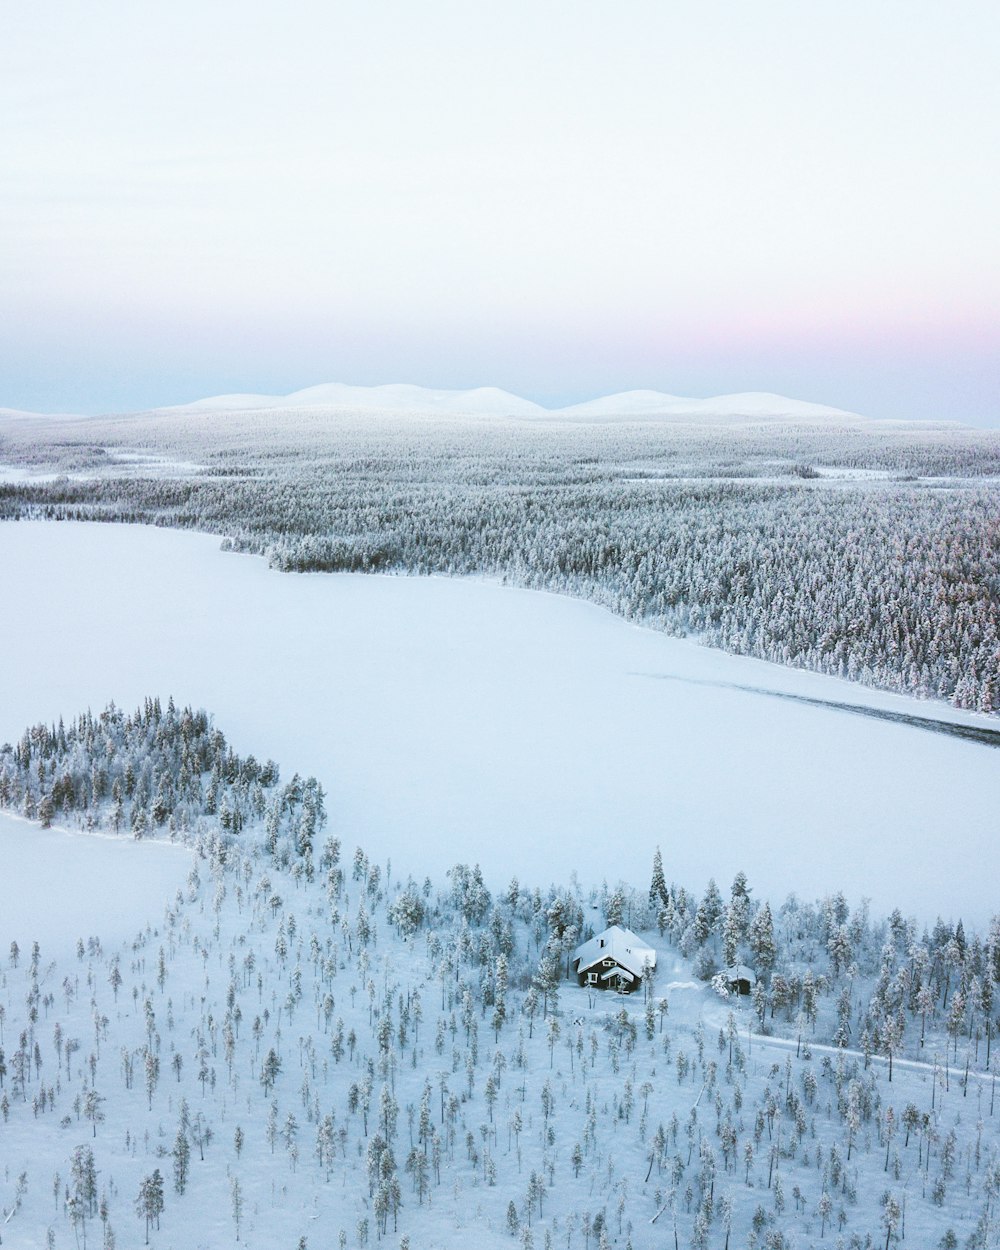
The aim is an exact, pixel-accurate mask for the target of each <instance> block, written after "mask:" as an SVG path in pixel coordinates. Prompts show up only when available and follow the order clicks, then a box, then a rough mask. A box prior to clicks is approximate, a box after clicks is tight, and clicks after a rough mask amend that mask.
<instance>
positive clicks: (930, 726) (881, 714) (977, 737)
mask: <svg viewBox="0 0 1000 1250" xmlns="http://www.w3.org/2000/svg"><path fill="white" fill-rule="evenodd" d="M629 676H630V677H653V678H655V679H656V680H657V681H680V682H684V684H685V685H688V686H713V687H715V688H716V689H717V690H739V691H742V692H743V693H744V694H762V695H766V696H767V697H768V698H770V699H787V700H788V701H789V702H790V703H804V704H806V706H808V707H820V708H827V709H829V710H830V711H832V712H849V713H851V714H852V715H853V716H868V717H871V719H872V720H884V721H889V722H890V723H891V724H894V725H907V726H909V727H910V728H911V729H926V730H928V731H929V732H930V733H936V734H946V735H947V736H948V737H951V738H962V739H963V740H964V741H966V742H977V743H979V745H980V746H984V747H1000V729H987V728H986V727H985V726H980V725H961V724H956V723H955V722H953V721H946V720H936V719H935V718H934V717H931V716H914V715H913V714H912V713H910V712H892V711H889V710H888V709H887V708H880V707H865V705H864V704H862V703H840V702H838V701H837V700H835V699H817V698H814V697H812V696H810V695H805V694H790V693H788V692H787V691H784V690H767V689H766V688H765V687H763V686H742V685H740V684H739V683H738V682H732V681H709V680H707V679H705V678H699V677H678V676H677V675H676V674H675V673H630V674H629Z"/></svg>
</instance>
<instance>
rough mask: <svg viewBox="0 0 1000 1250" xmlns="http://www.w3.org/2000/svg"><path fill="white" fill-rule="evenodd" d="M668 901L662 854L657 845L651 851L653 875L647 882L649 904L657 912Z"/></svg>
mask: <svg viewBox="0 0 1000 1250" xmlns="http://www.w3.org/2000/svg"><path fill="white" fill-rule="evenodd" d="M669 901H670V895H669V893H668V891H667V880H666V877H664V875H663V856H662V855H661V854H660V848H659V847H657V848H656V850H655V852H654V853H653V877H652V880H651V881H650V883H649V905H650V907H651V908H652V909H653V910H654V911H656V912H658V911H659V909H660V907H661V906H666V904H667V903H668V902H669Z"/></svg>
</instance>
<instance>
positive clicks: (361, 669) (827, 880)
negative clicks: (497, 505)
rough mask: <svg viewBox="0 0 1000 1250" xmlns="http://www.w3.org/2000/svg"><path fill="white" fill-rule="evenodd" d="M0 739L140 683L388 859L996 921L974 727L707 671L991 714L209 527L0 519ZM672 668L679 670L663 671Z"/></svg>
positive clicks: (986, 794) (990, 795) (140, 693)
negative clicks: (286, 551) (660, 867)
mask: <svg viewBox="0 0 1000 1250" xmlns="http://www.w3.org/2000/svg"><path fill="white" fill-rule="evenodd" d="M0 584H2V585H3V588H4V610H3V612H2V613H0V648H2V652H3V654H4V655H5V657H7V661H6V663H5V664H4V666H3V669H2V671H0V741H3V740H11V741H13V740H16V738H17V736H18V735H19V734H20V733H21V732H22V730H23V729H24V728H25V726H26V725H28V724H30V723H32V722H34V721H37V720H45V721H54V720H56V719H57V718H58V717H59V716H60V715H63V716H65V717H67V718H68V717H70V716H73V715H75V714H76V713H77V712H78V711H81V710H83V709H84V708H86V707H88V706H89V707H91V708H93V709H95V710H97V709H99V708H101V707H103V706H104V705H105V704H106V703H107V702H108V701H109V700H111V699H114V700H115V701H116V702H117V703H119V704H120V705H122V706H126V707H130V706H133V705H135V704H137V703H139V702H140V701H141V700H142V699H143V698H144V697H145V696H146V695H152V694H158V695H160V696H162V697H163V698H164V699H165V698H166V697H167V696H168V695H170V694H173V696H174V697H175V699H177V701H178V702H184V703H192V704H194V705H195V706H203V707H206V708H208V709H209V710H210V711H211V712H212V713H213V714H214V715H215V717H216V718H217V721H218V723H219V725H220V727H221V728H222V729H223V730H224V732H225V733H226V734H227V736H229V737H230V738H231V740H232V741H233V744H234V746H235V748H236V749H237V750H238V751H240V752H242V753H249V752H252V753H254V754H255V755H256V756H257V757H258V758H263V757H265V756H272V757H273V758H274V759H276V760H277V761H278V762H279V763H280V764H281V765H282V767H283V768H284V769H286V770H289V769H298V770H299V771H300V772H303V773H314V774H315V775H316V776H317V777H319V779H320V780H321V782H322V783H323V785H324V786H325V787H326V789H327V792H328V795H329V800H328V807H329V811H330V816H331V828H332V829H333V830H334V831H336V832H337V833H338V834H340V835H341V836H343V837H344V838H345V839H346V840H348V842H349V844H353V842H354V841H358V842H360V843H361V844H362V845H364V846H366V847H367V848H368V850H369V851H370V853H371V854H372V855H373V856H377V857H378V858H379V859H382V860H384V859H385V858H386V857H389V856H391V857H392V860H393V864H394V871H396V870H398V871H401V872H404V873H405V872H406V871H410V870H412V871H413V872H414V873H419V874H420V875H421V877H422V875H423V874H424V873H425V872H431V873H440V872H441V871H443V870H444V869H445V868H447V867H448V866H449V865H451V864H452V863H454V862H455V861H456V860H458V859H462V860H464V861H467V862H473V861H477V860H478V861H479V862H480V863H481V864H482V866H483V870H484V873H485V874H486V877H487V880H488V881H490V882H491V883H492V884H501V883H503V882H505V881H506V880H508V879H509V877H510V875H511V873H512V872H516V873H517V874H518V875H519V876H520V878H521V879H522V881H526V882H532V883H534V882H539V883H541V884H546V883H547V882H548V881H550V880H566V879H567V878H568V877H569V875H570V874H571V873H573V872H575V873H577V874H578V876H579V878H580V880H581V881H583V882H584V883H588V882H591V881H600V880H601V879H602V878H607V879H609V880H610V881H615V880H617V879H619V878H625V879H626V880H630V881H632V882H638V883H641V882H643V881H645V880H647V879H648V871H649V864H650V861H651V857H652V852H653V849H654V847H655V845H656V844H659V845H660V846H661V847H662V848H663V852H664V857H665V861H666V864H667V872H668V875H669V876H670V877H672V878H673V879H675V880H677V881H679V882H682V883H685V884H688V885H690V886H691V887H693V888H694V889H696V890H699V891H700V890H702V889H703V888H704V883H705V881H706V880H707V878H708V877H709V876H714V877H716V878H717V879H718V880H720V881H728V880H730V879H731V878H732V876H733V875H734V873H735V872H736V871H737V870H739V869H743V870H745V871H746V872H747V874H748V876H749V878H750V883H751V886H752V887H753V888H754V891H755V893H756V895H757V897H765V896H769V897H771V898H774V899H781V898H783V897H784V896H785V894H787V893H788V892H790V891H794V892H796V893H798V894H799V895H801V896H803V897H806V898H810V897H814V896H817V895H819V894H821V893H822V894H825V893H828V892H829V891H831V890H834V889H837V888H841V889H843V890H844V891H845V893H846V894H847V895H848V897H849V898H852V899H858V898H860V897H861V896H869V897H871V898H872V899H873V901H874V904H875V906H876V908H877V909H888V908H891V907H892V906H894V905H898V906H900V907H901V908H902V909H903V911H904V912H906V913H908V914H910V913H912V914H916V915H917V916H918V917H919V918H920V919H921V920H933V918H934V916H935V915H936V914H937V913H938V912H939V911H940V912H941V913H943V914H944V915H945V916H951V917H952V918H957V917H958V916H960V915H961V916H962V917H964V919H965V920H966V923H969V922H973V923H975V924H976V925H977V926H980V927H981V926H983V925H985V922H986V920H987V918H988V916H989V914H990V913H991V912H992V911H993V910H994V909H995V890H994V885H993V882H992V879H991V874H990V873H989V872H984V865H988V864H990V863H991V862H992V857H993V848H994V839H995V833H996V827H997V817H996V813H997V811H998V810H1000V769H998V768H997V762H998V757H997V755H996V753H995V751H994V750H993V749H991V748H988V747H985V746H979V745H975V744H972V743H967V742H961V741H957V740H952V739H949V738H947V737H944V736H941V735H938V734H933V733H929V732H926V731H924V730H920V729H914V728H909V727H905V726H901V725H896V724H888V723H883V722H879V721H875V720H869V719H866V718H863V717H859V716H852V715H847V714H845V713H843V712H840V711H833V710H829V711H828V710H825V709H818V708H815V707H808V706H803V705H798V704H795V703H793V702H787V701H783V700H779V699H775V698H772V697H769V696H767V695H764V694H759V693H752V692H748V691H745V690H737V689H732V688H723V687H721V686H716V685H704V684H697V683H702V682H709V683H711V682H721V683H730V684H731V685H741V686H755V687H764V688H769V689H773V690H780V691H785V692H793V693H800V694H805V695H808V696H813V697H815V696H820V697H826V698H829V699H832V700H839V701H842V702H850V703H855V704H862V703H863V704H866V705H870V706H875V707H880V708H889V709H897V710H906V711H910V712H916V713H917V714H920V715H939V716H941V717H944V718H948V719H952V720H964V721H966V722H969V723H979V724H986V723H987V722H986V719H985V718H978V720H977V718H975V717H972V716H968V715H964V716H963V715H960V714H958V713H951V712H949V711H948V710H947V709H945V708H939V709H937V710H935V708H934V707H933V706H932V705H930V704H923V703H914V702H912V701H909V700H906V699H903V698H899V697H896V696H891V695H885V694H879V693H877V692H872V691H868V690H864V689H862V688H860V687H858V686H854V685H849V684H847V683H843V682H838V681H834V680H832V679H828V678H822V677H818V676H814V675H809V674H804V673H797V672H792V671H789V670H784V669H781V668H776V667H774V666H769V665H766V664H763V663H761V662H758V661H754V660H749V659H745V658H739V657H732V656H726V655H723V654H720V653H718V652H714V651H710V650H707V649H704V648H700V647H698V646H696V645H694V644H692V643H689V642H682V641H677V640H673V639H669V638H666V637H664V636H662V635H660V634H657V633H654V632H652V631H649V630H644V629H641V628H637V627H635V626H632V625H629V624H627V623H625V622H623V621H621V620H619V619H617V618H615V617H614V616H612V615H610V614H609V613H607V612H604V611H602V610H600V609H598V608H595V607H593V606H591V605H587V604H585V603H581V602H577V601H574V600H571V599H567V598H560V597H557V596H553V595H549V594H543V593H538V592H531V591H522V590H514V589H509V588H506V587H502V586H498V585H494V584H488V583H483V582H472V581H457V580H445V579H437V578H428V579H412V578H402V577H377V578H376V577H368V578H365V577H361V576H328V575H306V576H293V575H287V574H279V573H276V572H272V571H269V570H268V569H267V568H266V566H265V564H264V562H263V561H262V560H259V559H256V558H251V557H246V556H237V555H230V554H224V553H222V552H221V551H220V550H219V549H218V540H217V539H215V538H213V537H209V536H205V535H199V534H191V533H180V532H177V531H169V530H157V529H141V528H132V527H126V526H101V525H89V524H59V525H53V524H46V523H43V522H30V523H28V522H20V523H17V524H10V525H6V526H4V527H3V528H2V529H0ZM664 678H672V679H679V680H663V679H664Z"/></svg>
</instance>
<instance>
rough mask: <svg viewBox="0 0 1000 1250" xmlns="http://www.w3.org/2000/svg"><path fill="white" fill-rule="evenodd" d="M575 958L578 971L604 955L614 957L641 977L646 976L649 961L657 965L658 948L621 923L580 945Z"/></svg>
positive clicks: (583, 969) (607, 957)
mask: <svg viewBox="0 0 1000 1250" xmlns="http://www.w3.org/2000/svg"><path fill="white" fill-rule="evenodd" d="M573 958H574V960H576V966H577V971H578V972H585V971H586V970H587V968H592V967H593V966H594V964H597V963H600V962H601V960H602V959H613V960H614V961H615V963H617V964H620V965H621V967H623V968H627V969H628V971H629V972H631V973H634V975H635V976H637V977H641V976H642V974H643V971H644V969H645V967H646V965H647V964H649V965H650V966H651V967H653V968H655V967H656V951H655V950H653V948H652V947H651V946H647V945H646V943H645V942H644V941H643V940H642V938H641V937H638V936H637V935H636V934H635V933H633V932H632V930H631V929H623V928H622V927H621V926H620V925H617V924H613V925H611V927H610V928H608V929H605V930H604V932H603V933H598V934H597V936H596V937H592V938H591V939H590V941H589V942H584V943H583V944H582V945H581V946H578V947H577V948H576V950H575V951H574V952H573Z"/></svg>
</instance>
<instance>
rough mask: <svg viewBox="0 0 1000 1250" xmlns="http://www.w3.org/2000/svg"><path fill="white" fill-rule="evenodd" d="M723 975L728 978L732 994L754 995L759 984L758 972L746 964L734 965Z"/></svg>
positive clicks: (727, 982) (727, 981)
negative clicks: (754, 988) (754, 990)
mask: <svg viewBox="0 0 1000 1250" xmlns="http://www.w3.org/2000/svg"><path fill="white" fill-rule="evenodd" d="M722 975H723V976H724V977H725V978H726V984H727V986H728V987H729V992H730V994H743V995H746V994H752V993H753V987H754V986H755V985H756V984H757V974H756V972H754V970H753V969H752V968H748V967H747V965H746V964H733V965H732V967H731V968H726V969H725V970H724V971H723V973H722Z"/></svg>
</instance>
